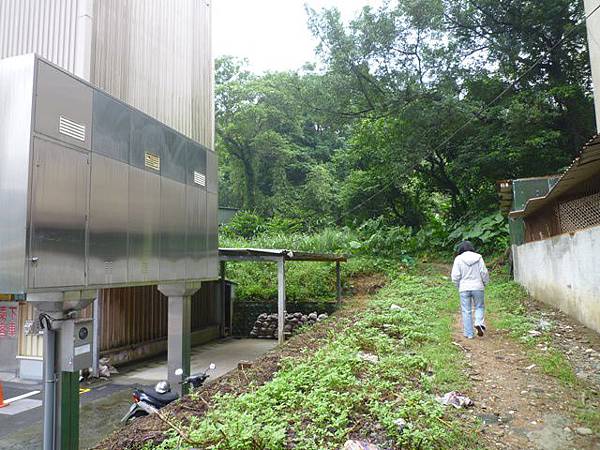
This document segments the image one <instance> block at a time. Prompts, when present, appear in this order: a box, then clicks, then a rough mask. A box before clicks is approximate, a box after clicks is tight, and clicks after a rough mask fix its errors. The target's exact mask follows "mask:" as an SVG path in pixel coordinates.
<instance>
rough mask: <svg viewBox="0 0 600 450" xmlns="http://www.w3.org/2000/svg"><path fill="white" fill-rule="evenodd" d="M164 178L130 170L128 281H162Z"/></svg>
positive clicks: (144, 171) (137, 169) (142, 171)
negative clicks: (161, 179)
mask: <svg viewBox="0 0 600 450" xmlns="http://www.w3.org/2000/svg"><path fill="white" fill-rule="evenodd" d="M159 255H160V176H158V175H156V174H153V173H150V172H148V171H146V170H144V169H139V168H137V167H131V166H130V167H129V264H128V276H127V278H128V281H129V282H131V283H140V282H147V281H158V274H159V264H158V260H159Z"/></svg>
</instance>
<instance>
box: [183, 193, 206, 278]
mask: <svg viewBox="0 0 600 450" xmlns="http://www.w3.org/2000/svg"><path fill="white" fill-rule="evenodd" d="M186 204H187V208H186V209H187V255H188V257H187V267H186V278H188V279H193V280H198V279H200V278H204V276H205V274H206V262H205V260H204V259H203V250H204V248H205V247H206V231H205V230H206V228H205V221H204V220H203V219H204V215H205V211H206V191H204V190H203V189H200V188H197V187H194V186H189V185H188V186H186Z"/></svg>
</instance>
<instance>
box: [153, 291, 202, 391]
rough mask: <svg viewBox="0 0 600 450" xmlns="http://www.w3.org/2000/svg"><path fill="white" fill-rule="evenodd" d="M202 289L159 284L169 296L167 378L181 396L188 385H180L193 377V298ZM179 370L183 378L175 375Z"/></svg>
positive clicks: (172, 387)
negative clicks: (191, 360)
mask: <svg viewBox="0 0 600 450" xmlns="http://www.w3.org/2000/svg"><path fill="white" fill-rule="evenodd" d="M198 289H200V283H191V282H190V283H178V284H164V285H159V286H158V290H159V291H160V292H162V293H163V294H164V295H166V296H167V297H168V302H169V311H168V318H167V320H168V325H167V329H168V341H167V359H168V362H167V368H168V369H167V370H168V374H167V379H168V380H169V383H171V389H173V390H175V392H177V393H178V394H179V395H180V396H181V395H184V394H186V393H187V386H183V385H182V384H179V382H180V381H181V380H182V379H183V378H186V377H188V376H189V375H190V355H191V351H192V348H191V347H192V295H193V294H194V292H196V291H197V290H198ZM177 369H182V370H183V375H181V376H177V375H175V371H176V370H177Z"/></svg>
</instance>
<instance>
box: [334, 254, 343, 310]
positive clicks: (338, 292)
mask: <svg viewBox="0 0 600 450" xmlns="http://www.w3.org/2000/svg"><path fill="white" fill-rule="evenodd" d="M335 279H336V300H337V302H338V305H339V304H340V303H341V302H342V273H341V270H340V262H339V261H336V262H335Z"/></svg>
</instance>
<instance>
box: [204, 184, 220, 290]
mask: <svg viewBox="0 0 600 450" xmlns="http://www.w3.org/2000/svg"><path fill="white" fill-rule="evenodd" d="M218 211H219V196H218V195H217V194H215V193H213V192H207V193H206V228H207V230H206V233H207V242H208V248H207V273H206V276H207V278H212V279H214V278H218V276H219V224H218Z"/></svg>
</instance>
